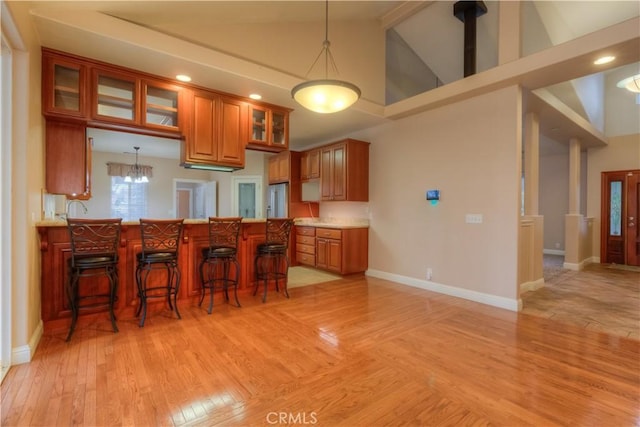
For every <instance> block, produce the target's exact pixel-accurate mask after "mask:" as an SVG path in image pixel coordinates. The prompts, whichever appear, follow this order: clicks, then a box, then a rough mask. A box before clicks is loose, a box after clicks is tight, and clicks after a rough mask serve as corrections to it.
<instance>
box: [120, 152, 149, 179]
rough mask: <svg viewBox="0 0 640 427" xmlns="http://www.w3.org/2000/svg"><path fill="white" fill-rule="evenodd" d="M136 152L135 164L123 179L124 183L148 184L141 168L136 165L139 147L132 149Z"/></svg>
mask: <svg viewBox="0 0 640 427" xmlns="http://www.w3.org/2000/svg"><path fill="white" fill-rule="evenodd" d="M133 149H134V150H136V164H135V165H133V167H132V168H131V170H130V171H129V173H128V174H127V176H126V177H125V178H124V182H133V183H135V184H140V183H143V182H149V178H147V175H145V174H144V172H143V171H142V166H140V165H139V164H138V150H139V149H140V147H133Z"/></svg>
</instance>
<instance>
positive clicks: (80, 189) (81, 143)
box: [45, 120, 91, 199]
mask: <svg viewBox="0 0 640 427" xmlns="http://www.w3.org/2000/svg"><path fill="white" fill-rule="evenodd" d="M45 140H46V143H45V158H46V168H45V181H46V184H45V185H46V190H47V192H48V193H50V194H65V195H67V196H69V198H85V199H86V198H89V197H90V196H91V142H90V140H88V139H87V137H86V126H85V125H84V124H83V123H73V122H65V121H58V120H47V123H46V132H45Z"/></svg>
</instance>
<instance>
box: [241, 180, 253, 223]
mask: <svg viewBox="0 0 640 427" xmlns="http://www.w3.org/2000/svg"><path fill="white" fill-rule="evenodd" d="M238 214H239V215H240V216H241V217H243V218H255V217H256V185H255V184H254V183H238Z"/></svg>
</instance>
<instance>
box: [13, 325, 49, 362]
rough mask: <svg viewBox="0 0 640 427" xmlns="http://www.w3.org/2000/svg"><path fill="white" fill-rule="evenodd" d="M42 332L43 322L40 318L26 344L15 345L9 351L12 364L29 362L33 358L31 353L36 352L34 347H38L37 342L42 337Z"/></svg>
mask: <svg viewBox="0 0 640 427" xmlns="http://www.w3.org/2000/svg"><path fill="white" fill-rule="evenodd" d="M43 332H44V324H43V323H42V320H40V323H38V326H37V327H36V330H35V331H33V335H31V338H30V339H29V343H28V344H27V345H22V346H20V347H16V348H14V349H13V350H12V351H11V364H12V365H20V364H22V363H29V362H31V359H33V355H34V353H35V352H36V348H37V347H38V343H40V338H42V333H43Z"/></svg>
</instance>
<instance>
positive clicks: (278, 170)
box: [269, 151, 301, 200]
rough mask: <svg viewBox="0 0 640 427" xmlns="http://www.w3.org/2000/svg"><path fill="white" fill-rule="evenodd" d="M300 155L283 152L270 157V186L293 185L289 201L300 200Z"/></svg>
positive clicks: (298, 153)
mask: <svg viewBox="0 0 640 427" xmlns="http://www.w3.org/2000/svg"><path fill="white" fill-rule="evenodd" d="M300 155H301V154H300V152H298V151H283V152H282V153H278V154H274V155H273V156H271V157H269V184H279V183H282V182H288V183H290V184H292V187H291V188H290V194H289V199H293V200H299V199H300V195H299V194H298V193H299V187H300ZM294 184H295V185H294ZM293 187H295V188H293ZM294 189H295V194H294Z"/></svg>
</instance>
